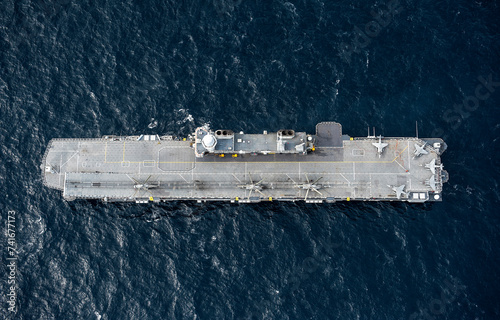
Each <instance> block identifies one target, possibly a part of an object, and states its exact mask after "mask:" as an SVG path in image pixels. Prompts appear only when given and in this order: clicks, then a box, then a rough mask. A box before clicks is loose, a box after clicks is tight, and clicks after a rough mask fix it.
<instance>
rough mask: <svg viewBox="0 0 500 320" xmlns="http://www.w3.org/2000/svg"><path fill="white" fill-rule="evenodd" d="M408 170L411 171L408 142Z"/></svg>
mask: <svg viewBox="0 0 500 320" xmlns="http://www.w3.org/2000/svg"><path fill="white" fill-rule="evenodd" d="M407 149H408V170H410V169H411V159H410V141H408V147H407Z"/></svg>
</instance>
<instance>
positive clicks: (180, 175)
mask: <svg viewBox="0 0 500 320" xmlns="http://www.w3.org/2000/svg"><path fill="white" fill-rule="evenodd" d="M179 177H181V178H182V180H184V181H186V183H189V182H188V181H187V180H186V179H184V177H183V176H182V174H180V173H179Z"/></svg>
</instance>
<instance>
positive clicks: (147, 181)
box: [143, 175, 151, 184]
mask: <svg viewBox="0 0 500 320" xmlns="http://www.w3.org/2000/svg"><path fill="white" fill-rule="evenodd" d="M149 178H151V175H150V176H149V177H148V178H147V179H146V181H144V183H143V184H146V182H148V180H149Z"/></svg>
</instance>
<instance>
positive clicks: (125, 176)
mask: <svg viewBox="0 0 500 320" xmlns="http://www.w3.org/2000/svg"><path fill="white" fill-rule="evenodd" d="M445 150H446V144H445V143H444V141H443V140H441V139H439V138H429V139H422V138H415V137H412V138H410V137H401V138H397V137H392V138H386V137H381V136H375V135H373V136H370V135H369V136H367V137H361V138H353V137H350V136H348V135H343V134H342V126H341V125H340V124H339V123H336V122H322V123H319V124H318V125H317V126H316V133H315V134H307V133H305V132H295V131H294V130H289V129H283V130H279V131H277V132H267V131H264V132H263V133H259V134H246V133H244V132H233V131H232V130H215V131H213V130H211V129H210V128H208V127H200V128H197V129H196V131H195V132H194V133H193V134H192V135H190V136H189V137H187V138H184V139H179V138H176V137H173V136H160V135H140V136H104V137H102V138H98V139H53V140H51V141H50V143H49V146H48V148H47V151H46V153H45V155H44V158H43V163H42V166H41V168H42V174H43V178H44V183H45V185H46V186H48V187H50V188H55V189H59V190H61V191H62V193H63V197H64V198H65V199H67V200H74V199H101V200H103V201H110V202H112V201H133V202H137V203H146V202H151V201H152V202H161V201H172V200H195V201H213V200H216V201H231V202H239V203H247V202H260V201H306V202H309V203H321V202H335V201H408V202H425V201H441V199H442V197H441V195H442V189H443V183H445V182H446V181H447V180H448V174H447V172H446V171H445V170H444V169H443V165H442V163H441V158H440V156H441V154H442V153H443V152H444V151H445Z"/></svg>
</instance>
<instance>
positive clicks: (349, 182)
mask: <svg viewBox="0 0 500 320" xmlns="http://www.w3.org/2000/svg"><path fill="white" fill-rule="evenodd" d="M339 174H340V175H341V176H342V178H344V179H345V181H347V183H348V184H349V186H351V181H349V180H347V178H346V177H345V176H344V175H343V174H342V173H340V172H339Z"/></svg>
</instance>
